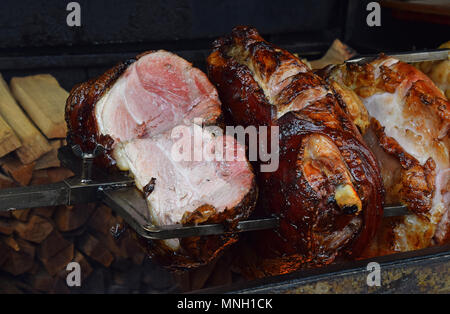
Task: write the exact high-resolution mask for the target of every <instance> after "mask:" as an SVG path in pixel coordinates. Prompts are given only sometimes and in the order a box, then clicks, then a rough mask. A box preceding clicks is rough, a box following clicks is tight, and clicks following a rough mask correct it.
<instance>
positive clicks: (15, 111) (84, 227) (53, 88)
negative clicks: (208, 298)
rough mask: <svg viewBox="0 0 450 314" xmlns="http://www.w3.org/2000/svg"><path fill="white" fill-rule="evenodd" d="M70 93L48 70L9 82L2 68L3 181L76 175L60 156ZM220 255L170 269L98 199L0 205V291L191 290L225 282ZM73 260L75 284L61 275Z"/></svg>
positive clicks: (13, 183)
mask: <svg viewBox="0 0 450 314" xmlns="http://www.w3.org/2000/svg"><path fill="white" fill-rule="evenodd" d="M67 96H68V93H67V91H65V90H64V89H63V88H62V87H61V86H60V85H59V84H58V82H57V80H56V79H55V78H54V77H52V76H51V75H48V74H43V75H35V76H27V77H20V78H19V77H16V78H12V79H11V81H10V84H9V85H8V84H7V82H6V81H5V80H4V79H3V77H2V76H1V75H0V189H4V188H12V187H21V186H30V185H39V184H49V183H54V182H58V181H61V180H64V179H66V178H68V177H70V176H72V175H73V174H72V173H71V171H69V170H67V169H65V168H63V167H61V165H60V162H59V160H58V157H57V150H58V148H59V147H61V146H62V145H65V136H66V132H67V130H66V124H65V121H64V107H65V101H66V98H67ZM123 230H125V231H123ZM225 260H226V259H222V261H219V262H217V263H216V262H214V263H212V264H211V265H208V266H205V267H203V268H200V269H198V270H196V271H193V272H190V273H189V272H185V273H181V274H171V273H169V272H168V271H166V270H164V269H162V268H160V267H158V266H157V265H155V264H154V263H152V262H151V260H150V259H149V258H148V257H147V256H146V255H145V253H144V252H143V251H142V250H141V248H140V247H139V244H138V241H136V239H135V238H134V237H133V235H132V232H131V230H129V229H127V228H126V227H125V226H124V224H123V221H122V219H121V218H120V217H117V216H116V215H115V214H114V213H113V212H112V211H111V209H110V208H108V207H106V206H104V205H102V204H81V205H76V206H57V207H41V208H30V209H22V210H11V211H7V212H4V211H3V212H2V211H0V293H8V292H13V293H14V292H32V293H49V292H56V293H65V292H69V293H70V292H96V293H98V292H112V293H114V292H121V293H122V292H171V291H180V290H181V291H186V290H192V289H194V290H195V289H200V288H202V287H204V286H205V284H206V283H207V282H211V283H212V284H213V285H214V284H220V283H226V284H229V283H230V281H229V279H230V278H231V272H230V271H229V270H228V271H226V272H224V271H223V268H224V265H222V264H223V263H224V261H225ZM72 261H75V262H78V263H79V264H80V266H81V279H82V280H81V281H82V284H81V287H79V288H78V287H68V285H67V283H66V277H67V275H68V273H69V271H67V270H66V267H67V265H68V264H69V263H70V262H72ZM216 264H217V265H218V266H220V265H222V266H220V267H219V268H218V267H216ZM226 268H228V267H226ZM214 269H216V270H214ZM223 274H226V276H224V275H223ZM230 280H231V279H230Z"/></svg>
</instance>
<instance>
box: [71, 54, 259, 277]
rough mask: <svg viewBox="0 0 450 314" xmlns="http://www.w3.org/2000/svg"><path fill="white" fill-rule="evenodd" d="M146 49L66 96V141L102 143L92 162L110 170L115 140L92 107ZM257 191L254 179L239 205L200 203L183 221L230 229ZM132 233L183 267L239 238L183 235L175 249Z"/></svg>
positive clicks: (87, 145) (165, 261) (163, 259)
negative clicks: (221, 207) (104, 131)
mask: <svg viewBox="0 0 450 314" xmlns="http://www.w3.org/2000/svg"><path fill="white" fill-rule="evenodd" d="M147 53H151V51H149V52H146V53H143V54H141V55H138V56H137V57H136V58H133V59H130V60H128V61H126V62H122V63H119V64H118V65H116V66H115V67H114V68H112V69H110V70H108V71H106V72H105V73H104V74H102V75H100V76H99V77H97V78H94V79H91V80H89V81H87V82H84V83H81V84H79V85H77V86H75V87H74V88H73V89H72V91H71V93H70V96H69V98H68V99H67V103H66V122H67V125H68V130H69V133H68V134H69V136H68V142H69V144H70V145H73V144H78V145H80V147H81V149H82V150H83V151H86V152H90V151H92V150H93V149H94V148H95V146H96V145H97V144H100V145H103V146H104V147H105V148H106V152H105V154H103V155H101V156H98V157H97V158H96V159H95V162H96V164H97V165H99V166H101V167H104V168H106V169H108V170H109V171H118V169H117V167H115V164H116V161H115V160H114V158H113V157H112V146H113V143H114V141H113V139H112V138H110V137H109V136H104V135H101V134H100V133H99V131H98V127H97V121H96V117H95V110H94V109H95V104H96V103H97V102H98V101H99V100H100V98H101V97H102V96H103V95H104V94H105V92H106V91H108V89H109V88H110V87H112V85H113V84H114V83H115V82H116V81H117V79H118V78H119V77H120V76H121V75H122V74H123V73H124V71H125V70H126V69H127V67H128V66H129V65H131V64H132V63H133V62H135V61H136V60H138V59H139V58H140V57H141V56H144V55H145V54H147ZM213 116H214V120H211V121H205V122H206V124H219V125H221V123H222V122H221V117H220V115H217V114H215V115H213ZM153 184H157V182H153ZM151 185H152V182H150V183H149V184H148V185H147V186H146V187H145V189H144V193H143V194H145V193H151V189H152V186H151ZM257 191H258V190H257V187H256V183H255V182H253V184H252V189H251V190H250V191H249V193H247V195H246V196H245V197H244V198H243V200H242V201H241V203H240V204H239V205H238V206H235V207H233V208H227V209H226V210H224V211H223V212H220V213H218V214H215V211H214V210H211V209H212V208H211V207H209V206H208V205H205V206H201V207H199V208H198V209H197V210H196V211H194V212H193V213H187V214H186V216H185V217H184V218H183V221H182V223H183V224H184V225H195V224H209V223H223V224H224V225H225V226H227V228H228V230H230V231H231V230H233V228H235V226H236V224H237V222H238V221H239V220H242V219H246V218H247V217H248V216H249V215H250V213H251V212H252V210H253V209H254V207H255V203H256V199H257V195H258V193H257ZM143 197H144V195H143ZM208 209H209V210H208ZM134 236H135V237H136V239H137V240H138V241H139V242H140V243H141V245H142V247H143V249H144V250H146V252H147V253H148V254H149V255H150V256H151V257H152V258H154V259H155V260H157V261H158V262H159V263H160V264H161V265H163V266H166V267H167V268H169V269H172V270H183V269H186V268H194V267H198V266H201V265H204V264H207V263H208V262H210V261H211V260H213V259H214V258H216V257H217V256H218V255H219V254H220V253H222V252H223V251H224V249H226V248H227V247H229V246H230V245H231V244H233V243H235V242H236V241H237V239H238V237H237V235H235V234H226V235H220V236H206V237H191V238H184V239H182V240H181V243H180V249H179V250H177V251H174V250H172V249H170V248H169V247H168V246H167V245H166V244H165V243H164V241H159V240H155V241H149V240H146V239H144V238H141V237H140V236H139V235H137V234H136V233H134Z"/></svg>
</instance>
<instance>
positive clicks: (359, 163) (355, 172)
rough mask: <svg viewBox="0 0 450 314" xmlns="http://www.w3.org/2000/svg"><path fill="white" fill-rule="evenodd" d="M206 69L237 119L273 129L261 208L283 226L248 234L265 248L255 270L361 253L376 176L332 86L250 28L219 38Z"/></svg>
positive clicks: (375, 221)
mask: <svg viewBox="0 0 450 314" xmlns="http://www.w3.org/2000/svg"><path fill="white" fill-rule="evenodd" d="M208 75H209V77H210V79H211V81H212V82H213V83H214V84H215V85H216V86H217V89H218V91H219V96H220V98H221V100H222V103H223V107H224V111H225V112H226V113H227V114H228V118H230V119H232V121H233V123H235V124H239V125H244V126H262V125H267V126H276V127H279V134H280V135H279V143H280V147H279V159H280V164H279V167H278V169H277V170H276V171H274V172H261V173H259V174H258V182H259V186H260V191H261V193H260V194H261V205H262V209H261V210H262V213H263V214H264V215H277V216H278V217H280V227H279V228H278V229H275V230H270V231H263V232H258V233H254V234H252V236H253V239H254V240H255V243H256V245H257V246H259V249H260V250H259V251H260V252H262V256H264V259H262V261H261V262H260V265H259V269H258V274H253V275H255V276H258V277H259V276H264V275H273V274H280V273H286V272H290V271H292V270H295V269H298V268H299V267H302V266H306V265H323V264H326V263H330V262H332V261H333V260H334V259H335V257H336V256H337V255H338V254H342V255H346V256H348V255H353V256H357V255H358V254H359V253H361V252H362V250H363V249H364V248H365V246H366V245H367V244H368V243H369V242H370V241H371V240H372V238H373V237H374V235H375V232H376V229H377V227H378V225H379V222H380V220H381V216H382V207H383V188H382V181H381V177H380V174H379V170H378V166H377V163H376V160H375V158H374V156H373V154H372V153H371V152H370V150H369V149H368V147H367V146H366V145H365V143H364V142H363V139H362V137H361V135H360V133H359V132H358V129H357V128H356V126H355V124H354V123H353V122H352V119H351V117H350V116H349V115H347V113H345V112H344V111H343V109H342V108H341V107H340V106H339V103H338V101H337V99H336V97H335V94H334V93H333V91H332V90H331V89H330V87H329V86H328V85H327V84H326V83H325V82H324V81H323V80H322V79H321V78H320V77H319V76H317V75H315V74H314V73H312V72H311V71H310V70H309V69H308V67H307V66H306V65H305V64H303V63H302V62H301V61H300V60H299V59H298V58H297V57H295V56H294V55H292V54H290V53H289V52H287V51H285V50H283V49H280V48H278V47H276V46H274V45H272V44H270V43H268V42H267V41H265V40H264V39H263V38H261V36H260V35H259V34H258V33H257V31H256V30H255V29H253V28H249V27H237V28H235V29H234V30H233V31H232V33H231V35H229V36H227V37H224V38H221V39H219V40H217V41H216V42H215V44H214V51H213V52H212V54H211V55H210V56H209V58H208Z"/></svg>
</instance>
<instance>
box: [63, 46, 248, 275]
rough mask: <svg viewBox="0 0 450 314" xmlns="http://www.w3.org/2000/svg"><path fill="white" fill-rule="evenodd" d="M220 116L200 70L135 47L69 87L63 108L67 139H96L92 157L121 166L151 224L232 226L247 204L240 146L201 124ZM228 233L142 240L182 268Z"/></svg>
mask: <svg viewBox="0 0 450 314" xmlns="http://www.w3.org/2000/svg"><path fill="white" fill-rule="evenodd" d="M220 115H221V110H220V101H219V99H218V96H217V91H216V89H215V88H214V86H213V85H212V84H211V83H210V82H209V81H208V79H207V77H206V75H205V74H203V73H202V72H201V71H200V70H198V69H196V68H193V67H192V65H191V64H190V63H188V62H187V61H185V60H184V59H182V58H180V57H178V56H176V55H174V54H172V53H169V52H166V51H153V52H148V53H145V54H142V55H140V56H138V57H137V58H136V59H133V60H130V61H128V62H125V63H121V64H119V65H118V66H116V67H115V68H113V69H111V70H109V71H107V72H106V73H105V74H103V75H102V76H100V77H98V78H96V79H93V80H91V81H88V82H86V83H83V84H81V85H79V86H77V87H75V88H74V89H73V90H72V92H71V94H70V97H69V99H68V101H67V107H66V120H67V123H68V126H69V131H70V133H69V134H70V136H69V139H70V141H71V143H74V144H78V145H80V146H81V148H82V149H83V150H84V151H92V150H93V148H94V147H95V146H96V145H98V144H100V145H103V146H104V147H105V148H106V154H105V155H104V156H101V157H100V158H99V159H98V160H96V162H97V163H98V164H99V165H102V166H104V167H110V166H113V165H114V166H116V167H118V168H119V169H120V170H127V171H129V172H130V174H131V175H132V176H133V177H134V179H135V182H136V186H137V187H138V188H139V189H140V190H141V191H142V192H143V194H144V195H145V197H146V199H147V202H148V205H149V211H150V216H151V217H152V219H153V223H154V224H156V225H172V224H199V223H226V224H227V225H228V226H230V228H233V226H234V225H235V224H236V223H237V221H238V220H239V219H245V218H246V217H248V216H249V214H250V212H251V211H252V209H253V207H254V205H255V201H256V188H255V182H254V175H253V173H252V169H251V166H250V164H249V163H248V161H247V160H246V158H245V147H244V146H242V145H241V144H239V143H237V141H236V140H235V139H234V138H233V137H230V136H226V135H221V134H220V132H218V131H221V129H220V128H218V127H213V126H211V125H212V124H214V123H216V121H217V119H218V118H219V116H220ZM202 124H203V125H204V126H207V125H209V127H202ZM229 156H232V157H233V158H229ZM235 241H236V236H231V235H230V236H228V235H227V236H210V237H202V238H187V239H183V240H179V239H170V240H164V241H153V242H151V243H148V245H147V244H146V245H147V246H148V248H149V252H150V254H152V255H154V256H155V258H157V259H158V260H160V261H161V263H163V264H164V265H166V266H169V267H172V268H184V267H195V266H198V265H201V264H204V263H207V262H208V261H210V260H212V259H213V258H214V257H216V256H217V254H219V253H220V252H221V251H222V250H223V249H224V248H225V247H227V246H228V245H230V244H232V243H233V242H235Z"/></svg>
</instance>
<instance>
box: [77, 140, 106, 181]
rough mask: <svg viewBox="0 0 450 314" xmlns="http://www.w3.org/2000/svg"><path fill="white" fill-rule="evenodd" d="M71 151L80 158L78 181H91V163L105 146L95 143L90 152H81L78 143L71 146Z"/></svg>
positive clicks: (101, 152)
mask: <svg viewBox="0 0 450 314" xmlns="http://www.w3.org/2000/svg"><path fill="white" fill-rule="evenodd" d="M72 151H73V153H74V154H75V155H76V156H77V157H80V158H81V160H82V163H81V177H80V182H81V183H82V184H87V183H90V182H92V164H93V163H94V158H95V157H97V156H99V155H101V154H103V153H104V152H105V147H104V146H103V145H100V144H97V145H96V146H95V148H94V150H93V151H92V152H83V150H82V149H81V147H80V145H78V144H76V145H73V146H72Z"/></svg>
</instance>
